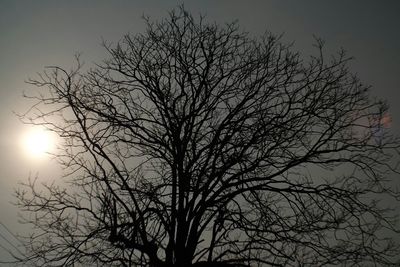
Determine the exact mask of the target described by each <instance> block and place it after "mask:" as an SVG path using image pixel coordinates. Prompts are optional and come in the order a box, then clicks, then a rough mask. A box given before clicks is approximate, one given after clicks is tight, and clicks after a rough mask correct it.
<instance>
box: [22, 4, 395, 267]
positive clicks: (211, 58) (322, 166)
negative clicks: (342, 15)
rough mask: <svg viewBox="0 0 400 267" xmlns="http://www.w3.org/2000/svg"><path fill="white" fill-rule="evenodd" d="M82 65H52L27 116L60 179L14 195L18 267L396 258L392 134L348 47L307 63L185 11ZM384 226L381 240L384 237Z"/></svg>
mask: <svg viewBox="0 0 400 267" xmlns="http://www.w3.org/2000/svg"><path fill="white" fill-rule="evenodd" d="M146 22H147V30H146V31H145V32H144V33H142V34H136V35H134V36H131V35H127V36H125V37H124V38H123V39H122V40H121V41H120V42H119V43H118V44H116V45H107V44H105V47H106V49H107V50H108V52H109V54H110V58H109V59H108V60H105V61H103V63H101V64H99V65H98V66H96V67H95V68H93V69H90V70H86V71H84V70H83V68H82V67H81V64H80V63H79V60H78V64H77V67H76V68H75V69H73V70H71V71H67V70H64V69H62V68H59V67H50V69H48V70H46V71H45V72H44V73H43V74H42V75H40V76H39V77H38V78H37V79H35V80H31V81H30V83H31V84H33V85H35V86H37V87H42V88H43V90H42V89H41V90H40V91H39V93H38V94H37V95H35V96H33V98H34V99H36V100H37V103H36V104H35V105H34V107H33V108H32V109H31V110H30V111H29V112H28V113H27V114H25V115H24V116H23V119H24V120H25V121H26V122H27V123H32V124H34V125H42V126H45V127H47V128H48V129H50V130H51V131H53V132H55V133H57V134H58V135H59V136H60V137H61V138H62V140H64V141H63V146H62V147H63V149H61V150H60V151H59V152H58V154H57V155H56V158H57V160H58V161H59V162H60V164H62V166H63V167H64V168H65V171H66V174H65V179H66V180H65V181H66V184H64V186H57V185H55V184H50V185H49V184H47V185H46V184H44V185H42V186H44V188H43V187H42V189H38V186H36V185H35V182H34V180H31V181H30V182H29V183H27V184H25V187H22V188H21V189H20V190H19V191H17V198H18V205H19V207H20V208H21V209H22V210H24V211H26V212H28V213H29V214H31V216H26V221H27V222H28V223H31V224H32V225H33V226H34V228H35V231H34V233H33V234H32V236H31V237H29V238H28V239H27V240H26V243H25V244H26V251H27V254H26V257H25V258H23V259H20V260H21V261H22V262H23V263H24V264H27V265H29V266H80V265H84V266H322V265H337V264H345V265H347V264H348V265H352V266H353V265H360V266H365V265H364V264H367V263H374V264H395V256H396V255H397V253H398V252H399V247H398V245H397V244H396V243H395V242H393V241H392V239H389V238H387V237H388V236H389V234H388V231H396V229H397V228H396V225H395V224H394V220H393V219H394V217H392V215H393V213H391V211H390V210H389V209H388V208H387V207H383V206H382V205H380V204H379V202H377V201H376V198H383V196H384V195H386V196H388V197H393V199H396V198H397V197H398V194H397V193H396V192H394V191H393V190H391V189H390V185H389V184H388V183H387V178H388V177H390V175H392V174H397V170H396V168H395V166H396V165H395V162H394V160H395V158H394V157H393V155H394V154H395V153H396V152H397V149H398V147H399V140H398V139H397V138H394V137H391V136H390V134H389V133H388V131H387V130H386V129H385V127H386V125H385V123H384V120H385V119H387V116H388V114H387V108H386V105H385V104H384V103H383V102H381V101H376V100H373V99H371V98H370V97H369V94H368V88H367V87H366V86H364V85H362V84H361V83H360V82H359V80H358V79H357V77H355V76H354V75H352V74H351V73H350V72H349V70H348V68H347V63H348V61H349V60H350V58H348V57H347V56H346V55H345V53H344V52H340V53H338V54H337V56H334V57H332V58H329V59H326V58H325V57H324V55H323V53H322V50H323V46H322V43H321V42H318V41H317V55H316V56H313V57H310V58H309V59H304V58H303V57H301V56H300V55H299V53H296V52H293V48H292V47H291V46H290V45H285V44H284V43H282V42H281V41H280V38H278V37H276V36H274V35H272V34H269V33H268V34H266V35H264V36H262V37H259V38H252V37H250V36H249V35H248V34H246V33H242V32H241V31H240V30H239V29H238V27H237V25H236V24H227V25H225V26H220V25H217V24H209V23H206V22H205V21H204V19H203V18H199V19H194V18H193V17H192V16H191V15H190V14H188V13H187V12H186V11H185V10H184V9H183V8H181V9H179V10H178V11H177V12H175V11H174V12H171V13H170V15H169V17H168V18H167V19H164V20H162V21H159V22H152V21H150V20H148V19H146ZM390 235H392V237H393V234H391V233H390Z"/></svg>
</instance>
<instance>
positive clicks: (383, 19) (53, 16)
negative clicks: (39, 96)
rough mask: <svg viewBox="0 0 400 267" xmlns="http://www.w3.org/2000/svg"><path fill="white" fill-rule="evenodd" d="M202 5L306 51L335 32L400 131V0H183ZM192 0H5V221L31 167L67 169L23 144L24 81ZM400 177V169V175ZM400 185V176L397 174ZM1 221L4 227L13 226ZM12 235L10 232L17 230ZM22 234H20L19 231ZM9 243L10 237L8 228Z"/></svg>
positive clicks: (0, 101) (0, 72)
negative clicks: (19, 115)
mask: <svg viewBox="0 0 400 267" xmlns="http://www.w3.org/2000/svg"><path fill="white" fill-rule="evenodd" d="M183 2H184V5H185V8H186V9H188V10H189V11H191V12H192V14H193V15H195V16H196V15H197V14H200V13H201V14H206V15H207V19H208V20H209V21H217V22H219V23H224V22H231V21H233V20H238V22H239V25H240V26H241V27H242V29H243V30H245V31H248V32H251V33H252V34H260V33H263V32H264V31H265V30H268V31H271V32H273V33H277V34H279V33H284V34H285V35H284V40H285V41H294V42H295V48H296V49H298V50H299V51H300V52H302V53H303V55H305V56H307V55H309V54H311V53H312V51H313V49H312V44H313V35H315V36H318V37H321V38H323V39H324V40H325V41H326V45H327V47H326V50H327V52H328V53H333V52H335V51H337V50H339V49H340V48H341V47H343V48H345V49H346V50H347V51H348V54H349V55H352V56H354V57H355V61H354V62H352V64H351V67H352V69H353V71H354V72H356V73H357V74H358V75H359V77H360V78H361V80H362V81H363V82H364V83H365V84H369V85H371V86H372V94H373V95H374V96H377V97H380V98H383V99H387V100H388V102H389V105H390V106H391V110H390V114H391V116H392V120H393V122H392V126H393V131H394V133H395V134H400V127H399V125H400V105H399V104H398V103H397V101H398V98H399V95H400V93H399V89H400V88H399V85H400V34H399V27H400V16H399V13H400V1H396V0H393V1H390V0H386V1H366V0H357V1H356V0H353V1H348V0H347V1H346V0H336V1H321V0H312V1H311V0H308V1H295V0H292V1H282V0H276V1H267V0H264V1H233V0H219V1H215V0H203V1H194V0H193V1H183ZM180 3H182V1H172V0H171V1H166V0H147V1H123V0H119V1H118V0H114V1H89V0H86V1H71V0H69V1H54V0H53V1H51V0H47V1H42V0H37V1H18V0H9V1H8V0H0V125H1V127H0V222H1V223H2V224H4V225H6V226H7V227H8V228H9V229H10V230H11V231H13V232H20V231H22V229H23V228H21V227H20V226H18V224H17V223H16V222H17V210H16V208H14V207H13V206H12V205H11V204H10V201H13V198H12V194H13V188H15V187H16V186H17V182H18V181H24V180H26V179H27V178H28V176H29V174H30V173H32V174H35V173H39V176H40V180H41V181H49V180H51V179H52V178H57V176H58V175H59V171H58V168H57V166H55V163H54V162H52V161H50V160H46V159H42V160H32V159H30V158H29V157H27V156H26V155H25V154H24V152H23V151H22V150H23V149H22V148H21V146H20V144H19V140H20V136H22V135H23V134H24V133H25V132H26V130H27V128H26V126H24V125H22V124H21V123H20V122H19V121H18V119H17V118H16V116H14V115H13V113H12V111H17V112H22V111H24V110H25V109H26V108H27V107H28V106H27V102H26V101H25V100H24V99H23V98H22V92H23V91H27V92H29V90H30V89H32V88H31V87H30V86H29V85H27V84H25V83H24V81H25V80H27V79H28V77H34V76H35V73H36V72H41V71H42V70H43V67H44V66H46V65H59V66H62V67H66V68H69V67H70V66H71V65H72V63H73V56H74V54H75V53H76V52H80V53H82V59H83V60H84V61H85V62H86V66H90V65H91V64H92V62H94V61H100V60H101V59H104V58H106V57H107V55H106V53H105V50H104V49H103V48H102V47H101V45H100V44H101V39H102V38H104V39H105V40H108V41H118V40H119V39H120V37H121V36H122V35H123V34H125V33H128V32H129V33H132V34H134V33H136V32H141V31H143V30H144V23H143V20H142V19H141V16H142V14H147V15H149V16H150V17H152V18H154V19H157V18H161V17H165V16H166V14H167V12H168V11H169V10H171V9H172V8H174V7H176V6H177V5H179V4H180ZM394 178H396V179H398V177H394ZM397 184H398V185H400V182H397ZM2 224H0V234H3V235H7V231H6V229H5V228H4V227H3V225H2ZM10 238H11V237H9V239H10ZM14 242H15V241H14ZM1 245H2V246H6V247H9V244H7V243H6V241H4V239H2V238H1V236H0V259H2V258H4V257H5V256H4V255H5V254H4V251H3V249H2V247H1Z"/></svg>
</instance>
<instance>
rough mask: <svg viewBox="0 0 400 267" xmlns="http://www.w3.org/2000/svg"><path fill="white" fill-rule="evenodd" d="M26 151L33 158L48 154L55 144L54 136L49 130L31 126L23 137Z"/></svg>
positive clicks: (23, 145) (23, 146)
mask: <svg viewBox="0 0 400 267" xmlns="http://www.w3.org/2000/svg"><path fill="white" fill-rule="evenodd" d="M21 143H22V148H23V150H24V152H25V153H26V154H27V155H28V156H30V157H33V158H43V157H44V156H46V155H48V153H50V152H51V151H52V150H53V149H54V146H55V142H54V137H53V135H52V133H51V132H50V131H48V130H45V129H41V128H31V129H29V130H28V131H27V132H26V133H25V134H24V135H23V137H22V142H21Z"/></svg>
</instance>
